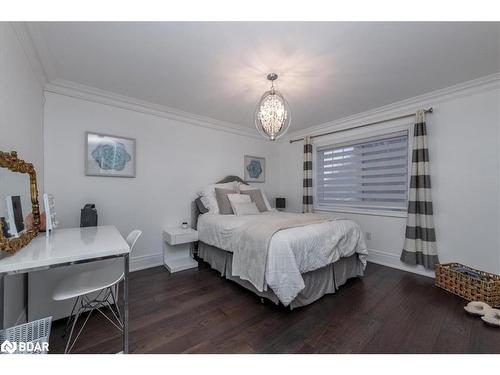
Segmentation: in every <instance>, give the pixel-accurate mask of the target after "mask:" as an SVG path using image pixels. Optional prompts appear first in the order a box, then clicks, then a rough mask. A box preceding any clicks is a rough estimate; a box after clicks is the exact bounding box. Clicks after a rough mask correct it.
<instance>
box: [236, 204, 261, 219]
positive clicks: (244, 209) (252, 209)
mask: <svg viewBox="0 0 500 375" xmlns="http://www.w3.org/2000/svg"><path fill="white" fill-rule="evenodd" d="M234 213H235V214H236V215H238V216H241V215H258V214H260V212H259V209H258V208H257V206H256V205H255V202H247V203H234Z"/></svg>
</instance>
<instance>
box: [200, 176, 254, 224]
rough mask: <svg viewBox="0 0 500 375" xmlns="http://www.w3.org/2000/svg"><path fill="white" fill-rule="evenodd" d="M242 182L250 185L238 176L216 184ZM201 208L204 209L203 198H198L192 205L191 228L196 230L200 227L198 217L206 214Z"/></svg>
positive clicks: (225, 178) (229, 177)
mask: <svg viewBox="0 0 500 375" xmlns="http://www.w3.org/2000/svg"><path fill="white" fill-rule="evenodd" d="M233 181H236V182H241V183H242V184H245V185H248V183H246V182H245V181H243V180H242V179H241V178H240V177H238V176H226V177H224V178H223V179H222V180H220V181H217V182H216V184H226V183H228V182H233ZM200 207H203V204H202V203H201V198H200V197H198V198H196V199H195V200H194V201H193V203H192V204H191V223H192V224H191V226H192V227H193V228H194V229H196V227H197V225H198V216H200V214H202V213H204V212H201V210H200Z"/></svg>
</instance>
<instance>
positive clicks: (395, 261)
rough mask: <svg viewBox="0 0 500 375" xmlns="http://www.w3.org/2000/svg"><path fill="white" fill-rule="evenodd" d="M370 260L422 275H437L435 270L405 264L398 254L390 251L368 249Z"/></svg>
mask: <svg viewBox="0 0 500 375" xmlns="http://www.w3.org/2000/svg"><path fill="white" fill-rule="evenodd" d="M368 261H369V262H372V263H377V264H381V265H383V266H387V267H391V268H397V269H399V270H402V271H407V272H411V273H416V274H419V275H422V276H427V277H432V278H434V277H435V274H434V271H429V270H427V269H425V268H424V267H422V266H409V265H407V264H404V263H403V262H401V260H400V259H399V256H398V255H395V254H392V253H388V252H385V251H380V250H373V249H369V250H368Z"/></svg>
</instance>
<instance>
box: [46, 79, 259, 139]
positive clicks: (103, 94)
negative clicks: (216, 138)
mask: <svg viewBox="0 0 500 375" xmlns="http://www.w3.org/2000/svg"><path fill="white" fill-rule="evenodd" d="M44 91H45V92H49V93H55V94H59V95H65V96H70V97H73V98H78V99H83V100H86V101H90V102H94V103H100V104H105V105H109V106H113V107H117V108H122V109H127V110H131V111H135V112H140V113H145V114H149V115H152V116H157V117H162V118H166V119H169V120H174V121H180V122H184V123H188V124H190V125H195V126H201V127H204V128H209V129H213V130H219V131H224V132H227V133H232V134H236V135H241V136H245V137H250V138H254V139H257V140H261V141H265V139H263V138H262V137H260V136H259V135H258V134H257V132H255V131H253V129H251V128H246V127H243V126H241V125H237V124H233V123H230V122H225V121H220V120H216V119H213V118H210V117H205V116H198V115H195V114H192V113H188V112H184V111H180V110H177V109H173V108H170V107H166V106H163V105H160V104H155V103H151V102H147V101H143V100H139V99H135V98H132V97H128V96H124V95H119V94H115V93H112V92H109V91H105V90H101V89H98V88H95V87H90V86H85V85H81V84H79V83H75V82H72V81H67V80H61V79H56V80H54V81H52V82H50V83H47V84H46V85H45V88H44Z"/></svg>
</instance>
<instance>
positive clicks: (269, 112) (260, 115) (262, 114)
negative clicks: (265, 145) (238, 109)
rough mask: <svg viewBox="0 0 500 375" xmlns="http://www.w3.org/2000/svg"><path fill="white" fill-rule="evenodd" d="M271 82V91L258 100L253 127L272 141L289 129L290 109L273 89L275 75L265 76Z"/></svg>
mask: <svg viewBox="0 0 500 375" xmlns="http://www.w3.org/2000/svg"><path fill="white" fill-rule="evenodd" d="M267 79H268V80H270V81H271V89H270V90H269V91H266V92H265V93H264V95H262V98H260V101H259V104H258V105H257V109H256V110H255V127H256V128H257V130H258V131H259V133H260V135H262V136H263V137H264V138H268V139H270V140H271V141H274V140H276V139H278V138H279V137H281V136H282V135H283V134H285V133H286V131H287V130H288V128H289V127H290V115H291V113H290V107H289V106H288V102H287V101H286V99H285V98H284V97H283V95H281V93H280V92H279V91H277V90H276V89H275V88H274V81H276V80H277V79H278V75H277V74H276V73H270V74H268V75H267Z"/></svg>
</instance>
